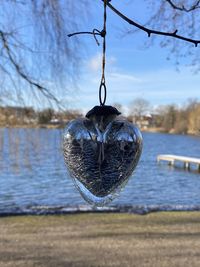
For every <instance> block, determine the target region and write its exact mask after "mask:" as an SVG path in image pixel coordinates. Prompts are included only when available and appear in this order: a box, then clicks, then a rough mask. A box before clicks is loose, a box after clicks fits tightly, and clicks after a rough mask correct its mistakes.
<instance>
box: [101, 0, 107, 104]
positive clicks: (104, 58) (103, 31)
mask: <svg viewBox="0 0 200 267" xmlns="http://www.w3.org/2000/svg"><path fill="white" fill-rule="evenodd" d="M103 1H104V23H103V30H102V31H101V36H102V38H103V54H102V76H101V82H100V86H99V102H100V105H101V106H104V105H105V103H106V97H107V89H106V79H105V66H106V20H107V10H106V7H107V0H103ZM102 89H103V90H104V93H103V97H102Z"/></svg>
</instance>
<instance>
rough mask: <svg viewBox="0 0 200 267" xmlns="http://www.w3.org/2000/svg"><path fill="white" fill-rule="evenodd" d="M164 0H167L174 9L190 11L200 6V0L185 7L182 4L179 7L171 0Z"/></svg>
mask: <svg viewBox="0 0 200 267" xmlns="http://www.w3.org/2000/svg"><path fill="white" fill-rule="evenodd" d="M166 2H168V3H169V4H170V5H171V6H172V7H173V8H174V9H177V10H179V11H185V12H191V11H194V10H195V9H198V8H200V6H199V4H200V0H198V1H197V2H196V3H195V4H194V5H192V6H191V7H190V8H186V7H185V6H184V5H182V6H181V7H180V6H177V5H176V4H175V3H174V2H173V1H172V0H166Z"/></svg>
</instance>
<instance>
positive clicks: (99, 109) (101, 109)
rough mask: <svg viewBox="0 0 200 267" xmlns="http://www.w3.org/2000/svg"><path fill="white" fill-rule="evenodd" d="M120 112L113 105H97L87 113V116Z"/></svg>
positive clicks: (118, 113)
mask: <svg viewBox="0 0 200 267" xmlns="http://www.w3.org/2000/svg"><path fill="white" fill-rule="evenodd" d="M120 114H121V112H119V111H118V110H117V109H116V108H115V107H112V106H95V107H93V108H92V109H91V110H90V111H88V113H87V114H86V118H90V116H92V115H97V116H108V115H117V116H118V115H120Z"/></svg>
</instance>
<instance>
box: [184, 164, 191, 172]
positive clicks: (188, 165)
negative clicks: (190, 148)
mask: <svg viewBox="0 0 200 267" xmlns="http://www.w3.org/2000/svg"><path fill="white" fill-rule="evenodd" d="M184 169H186V170H190V163H189V162H184Z"/></svg>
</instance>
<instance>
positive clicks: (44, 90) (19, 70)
mask: <svg viewBox="0 0 200 267" xmlns="http://www.w3.org/2000/svg"><path fill="white" fill-rule="evenodd" d="M6 35H8V34H7V33H4V32H2V31H1V30H0V39H1V40H2V42H3V48H4V49H5V50H6V53H7V56H8V58H9V60H10V62H11V63H12V65H13V67H14V69H15V71H16V72H17V73H18V74H19V76H20V77H21V78H23V79H24V80H25V81H26V82H27V83H29V84H30V86H34V87H36V88H37V89H38V90H39V91H40V92H41V93H42V94H43V95H44V96H45V97H47V99H50V100H53V101H54V102H55V103H56V104H59V100H58V99H57V98H56V97H55V96H54V95H53V94H51V93H50V92H49V90H48V89H47V88H45V87H43V86H42V85H40V84H39V83H37V82H35V81H33V80H32V79H31V78H30V77H29V76H28V75H27V74H26V73H25V72H24V71H23V70H22V68H21V66H20V65H19V64H18V63H17V61H16V60H15V58H14V56H13V53H12V51H11V49H10V46H9V44H8V42H7V38H6Z"/></svg>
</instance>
